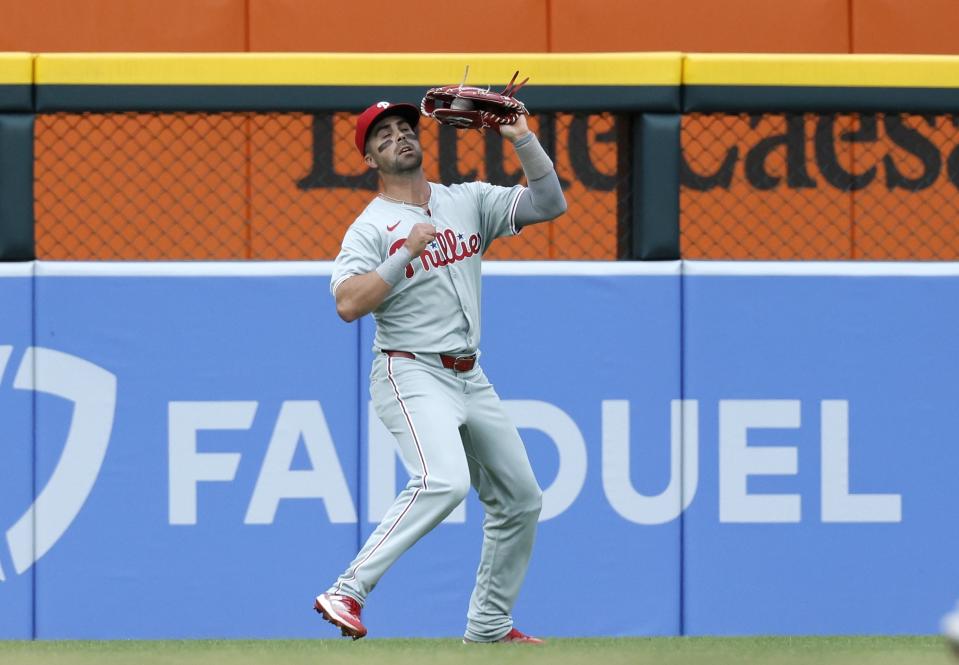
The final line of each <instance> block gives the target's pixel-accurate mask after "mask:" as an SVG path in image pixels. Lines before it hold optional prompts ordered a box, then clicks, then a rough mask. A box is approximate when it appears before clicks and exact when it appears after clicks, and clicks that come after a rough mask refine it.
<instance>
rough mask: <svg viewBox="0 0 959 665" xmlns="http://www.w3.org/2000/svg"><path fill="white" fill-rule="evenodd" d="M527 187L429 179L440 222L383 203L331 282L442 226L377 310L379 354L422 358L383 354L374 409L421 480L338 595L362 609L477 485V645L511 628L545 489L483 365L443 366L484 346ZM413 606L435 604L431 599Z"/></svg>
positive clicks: (473, 611) (434, 215)
mask: <svg viewBox="0 0 959 665" xmlns="http://www.w3.org/2000/svg"><path fill="white" fill-rule="evenodd" d="M522 192H523V187H520V186H517V187H513V188H504V187H494V186H492V185H489V184H487V183H471V184H465V185H453V186H452V187H444V186H442V185H436V184H432V183H431V193H430V203H429V209H430V213H431V214H427V212H426V211H424V210H422V209H420V208H418V207H415V206H409V205H404V204H397V203H391V202H389V201H386V200H384V199H382V198H377V199H375V200H374V201H373V202H372V203H370V205H369V206H368V207H367V208H366V210H365V211H364V212H363V213H362V214H361V215H360V217H359V218H358V219H357V220H356V222H354V223H353V225H352V226H351V227H350V228H349V230H348V231H347V233H346V237H345V239H344V240H343V247H342V251H341V252H340V254H339V256H337V258H336V264H335V267H334V270H333V278H332V282H331V289H332V290H333V292H334V294H335V292H336V289H337V287H338V286H339V285H340V284H341V283H342V282H343V280H345V279H348V278H349V277H350V276H352V275H359V274H365V273H368V272H370V271H372V270H374V269H375V268H376V267H377V266H379V265H380V263H382V262H383V261H384V260H386V258H387V257H388V256H390V255H391V254H392V253H393V252H395V251H397V250H398V249H399V248H400V247H402V246H403V243H404V242H405V241H406V237H407V234H408V233H409V230H410V228H411V227H412V226H413V225H414V224H416V223H420V222H432V223H433V224H435V225H436V227H437V236H436V241H435V242H434V243H432V244H431V245H429V246H427V248H426V251H425V252H424V253H423V255H422V256H421V257H419V258H416V259H414V260H413V261H412V262H411V263H410V265H409V266H407V270H406V274H405V276H404V278H402V279H401V280H400V282H399V283H398V284H396V285H395V286H394V287H393V288H392V290H391V292H390V294H389V295H388V296H387V297H386V299H385V300H384V301H383V302H382V303H381V305H380V306H379V307H378V308H377V309H376V310H374V311H373V316H374V318H375V319H376V339H375V342H374V350H380V351H382V350H392V351H405V352H410V353H413V354H415V358H409V357H398V356H390V355H388V354H385V353H377V354H376V355H375V357H374V360H373V368H372V371H371V373H370V396H371V398H372V403H373V408H374V410H375V411H376V414H377V415H378V416H379V417H380V420H382V421H383V423H384V424H385V425H386V427H387V429H388V430H389V431H390V432H391V433H392V434H393V436H395V437H396V440H397V442H398V444H399V448H400V452H401V453H402V456H403V461H404V463H405V465H406V469H407V471H409V474H410V482H409V484H408V485H407V486H406V488H405V489H404V490H403V491H402V492H400V494H399V495H398V496H397V497H396V500H395V501H394V502H393V505H392V506H391V507H390V509H389V510H388V511H387V513H386V516H385V517H384V518H383V521H382V522H381V523H380V524H379V526H378V527H377V528H376V530H375V531H373V533H372V534H371V535H370V537H369V538H368V539H367V541H366V543H365V544H364V545H363V547H362V548H361V549H360V551H359V553H358V554H357V555H356V557H355V558H354V559H353V561H352V562H351V563H350V565H349V566H348V567H347V569H346V570H345V571H344V572H343V574H342V575H340V576H339V578H338V579H337V580H336V582H335V583H334V585H333V586H332V587H331V588H330V589H329V593H336V594H347V595H349V596H352V597H353V598H355V599H356V600H358V601H359V602H360V604H361V605H362V604H363V603H364V602H365V600H366V597H367V595H368V594H369V593H370V591H372V590H373V587H375V586H376V584H377V582H378V581H379V579H380V577H381V576H382V575H383V574H384V573H385V572H386V570H387V569H388V568H389V567H390V566H391V565H392V564H393V562H395V561H396V559H397V558H399V557H400V556H401V555H402V554H403V553H404V552H405V551H406V550H407V549H409V548H410V547H412V545H413V544H414V543H416V541H417V540H419V539H420V538H421V537H422V536H423V535H425V534H426V533H428V532H429V531H430V530H431V529H432V528H433V527H435V526H436V525H437V524H439V523H440V522H441V521H443V519H444V518H445V517H446V516H447V515H448V514H449V513H450V512H451V511H452V510H453V509H454V508H455V507H456V506H457V505H459V503H460V502H461V501H462V500H463V497H464V496H465V495H466V493H467V491H468V490H469V487H470V486H471V485H472V486H473V488H475V489H476V491H477V493H478V495H479V498H480V501H481V502H482V503H483V506H484V509H485V511H486V519H485V520H484V521H483V533H484V535H483V550H482V553H481V555H480V564H479V568H478V570H477V572H476V585H475V587H474V589H473V594H472V596H471V598H470V606H469V610H468V612H467V626H466V634H465V636H466V637H467V638H468V639H470V640H473V641H478V642H489V641H494V640H497V639H499V638H501V637H503V636H504V635H505V634H506V633H508V632H509V631H510V629H511V627H512V624H513V618H512V616H511V614H510V612H511V611H512V607H513V604H514V602H515V601H516V597H517V595H518V594H519V590H520V586H521V584H522V582H523V578H524V577H525V575H526V569H527V565H528V563H529V559H530V554H531V552H532V548H533V541H534V538H535V533H536V522H537V519H538V517H539V512H540V508H541V506H542V492H541V491H540V488H539V486H538V484H537V483H536V478H535V476H534V475H533V470H532V468H531V467H530V463H529V459H528V457H527V455H526V449H525V447H524V445H523V441H522V439H520V436H519V433H518V432H517V431H516V427H515V426H514V425H513V424H512V423H511V422H510V420H509V418H508V416H507V415H506V412H505V410H504V409H503V406H502V403H501V402H500V399H499V396H498V395H497V394H496V391H495V390H494V389H493V386H492V385H491V384H490V382H489V380H488V379H487V378H486V375H485V373H484V372H483V369H482V368H481V367H480V365H479V363H476V364H475V365H474V366H473V368H472V369H470V370H468V371H457V370H454V369H448V368H446V367H444V366H443V364H442V362H441V361H440V356H439V355H438V354H441V353H450V354H468V353H472V352H473V351H475V350H476V349H477V347H478V345H479V340H480V284H481V279H480V259H481V256H482V255H483V253H484V252H485V251H486V249H487V248H488V247H489V245H490V243H491V242H492V241H493V240H494V239H496V238H498V237H501V236H506V235H511V234H515V233H516V226H515V224H514V216H515V212H516V206H517V203H518V201H519V199H520V194H522ZM428 589H429V584H428V581H427V583H426V584H425V585H424V591H427V592H428ZM410 602H411V603H412V604H413V605H416V606H417V607H427V608H428V607H429V602H428V600H426V599H424V598H413V599H410ZM411 616H416V615H415V613H413V614H412V615H411Z"/></svg>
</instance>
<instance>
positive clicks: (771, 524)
mask: <svg viewBox="0 0 959 665" xmlns="http://www.w3.org/2000/svg"><path fill="white" fill-rule="evenodd" d="M0 268H2V272H0V298H2V301H3V303H4V311H5V312H8V313H9V315H8V316H4V317H2V318H0V334H2V338H0V409H2V414H3V419H2V425H0V427H2V430H0V431H2V432H3V439H2V440H3V441H5V442H7V445H5V446H3V448H2V455H3V463H4V465H5V468H6V469H8V471H7V473H6V476H5V477H6V478H7V481H6V482H4V483H2V484H0V519H2V520H3V521H2V523H0V526H2V529H3V532H4V534H5V543H4V545H3V546H2V547H0V570H2V573H3V581H2V582H0V619H2V620H0V636H2V637H5V638H21V639H29V638H31V637H35V638H39V639H57V638H174V637H185V638H192V637H326V636H332V634H333V633H332V632H331V631H330V629H329V626H326V625H325V624H323V623H322V622H321V621H320V620H319V619H318V617H316V615H315V614H314V613H313V612H312V610H311V603H312V597H313V595H315V594H316V593H318V592H320V591H322V590H323V589H324V588H325V586H326V584H327V583H329V582H330V581H331V580H332V579H333V578H334V577H335V576H336V575H337V574H338V573H339V572H340V570H341V568H343V567H345V565H346V564H347V563H348V561H349V559H350V558H351V557H352V555H353V553H354V552H355V551H356V550H357V548H358V547H359V545H360V543H361V542H362V540H363V539H364V538H365V537H366V536H367V535H368V534H369V533H370V531H371V529H372V528H374V526H375V523H376V522H377V520H378V519H379V516H380V515H382V513H383V511H384V510H385V507H386V505H387V504H388V503H389V501H390V499H391V497H392V495H393V493H394V492H395V491H397V490H398V489H399V488H400V487H402V484H403V483H404V482H405V478H406V476H405V475H404V472H403V470H402V464H401V463H400V462H399V460H398V457H396V455H395V453H394V452H393V450H392V445H393V444H392V441H391V440H390V437H389V435H388V434H385V433H384V431H383V429H382V427H381V426H380V424H379V422H378V421H377V419H376V418H375V417H370V415H369V411H368V408H367V403H368V392H367V374H368V371H369V363H370V355H371V354H370V344H371V336H372V322H371V321H370V319H369V318H365V319H363V320H361V321H360V322H358V323H354V324H344V323H342V322H341V321H340V320H339V319H338V318H337V317H336V314H335V311H334V307H333V300H332V298H331V297H330V296H329V292H328V282H329V277H328V275H329V270H330V265H329V264H327V263H320V262H317V263H295V264H294V263H245V264H239V263H218V264H208V263H181V264H166V263H149V264H146V263H127V264H113V263H98V264H89V263H49V262H31V263H19V264H18V263H14V264H6V265H3V266H0ZM484 269H485V276H484V308H485V321H484V323H485V326H484V329H485V335H484V339H483V344H482V348H483V352H484V355H483V360H482V364H483V366H484V368H485V370H486V372H487V374H488V375H489V376H490V377H491V379H492V380H493V382H494V383H495V385H496V386H497V389H498V392H499V393H500V395H501V397H502V398H503V399H504V400H505V403H506V405H507V409H508V410H509V411H510V413H511V415H512V417H513V418H514V420H515V422H516V424H517V425H518V427H519V428H520V429H521V433H522V435H523V437H524V440H525V441H526V444H527V448H528V451H529V455H530V458H531V460H532V463H533V466H534V470H535V472H536V475H537V478H538V479H539V482H540V484H541V485H542V487H543V488H544V490H545V496H544V513H543V516H542V523H541V525H540V530H539V536H538V541H537V545H536V550H535V554H534V559H533V563H532V566H531V569H530V572H529V576H528V579H527V582H526V585H525V587H524V589H523V593H522V594H521V597H520V599H519V602H518V605H517V607H516V609H515V616H516V619H517V622H518V623H519V624H520V625H521V626H522V627H523V629H524V630H529V631H531V632H533V633H536V634H543V635H555V636H560V635H562V636H576V635H677V634H689V635H701V634H852V633H883V634H886V633H888V634H892V633H931V632H934V631H935V630H936V628H937V626H936V622H937V620H938V617H939V616H940V615H941V613H942V612H943V611H944V610H945V609H946V608H947V607H948V606H949V605H950V604H951V603H952V601H953V599H954V596H955V595H956V593H957V592H959V574H957V572H956V567H955V564H954V556H953V553H954V552H955V551H956V548H957V545H959V542H957V541H959V538H957V535H956V533H955V530H952V529H949V528H948V527H947V526H945V525H946V524H947V523H948V517H946V516H948V515H950V514H951V513H952V512H953V511H954V510H955V508H956V507H957V504H959V489H957V486H956V484H955V482H954V478H955V471H956V468H957V466H959V452H957V451H959V449H957V447H956V446H955V443H954V440H955V437H956V432H959V415H957V412H956V410H955V408H953V405H952V402H953V395H954V393H955V390H954V377H955V376H957V375H959V359H957V357H956V354H955V353H953V352H952V351H951V349H952V348H954V339H955V337H956V333H957V329H959V315H957V313H956V311H955V308H953V307H950V306H949V303H953V302H956V299H957V297H959V267H957V266H956V264H951V263H945V264H938V265H932V264H915V263H900V264H877V263H862V264H848V263H846V264H840V263H802V264H793V263H778V264H771V263H750V264H742V263H721V262H716V263H708V262H683V263H681V262H661V263H612V264H610V263H575V262H574V263H563V262H557V263H535V262H525V263H522V264H519V263H509V262H501V263H489V264H486V265H485V266H484ZM31 498H33V499H34V501H35V503H34V505H33V508H30V507H29V506H30V502H31ZM481 520H482V509H481V506H480V505H479V504H478V503H477V501H476V500H475V498H474V497H470V498H469V499H468V500H467V502H466V504H465V506H464V507H463V508H461V509H458V510H457V511H455V512H454V513H453V514H452V515H451V516H450V518H449V519H448V520H447V522H446V523H444V524H443V525H441V526H440V527H438V528H437V529H436V530H435V531H434V532H433V533H431V534H430V535H429V536H428V537H426V538H425V539H424V541H423V542H421V543H420V544H418V545H417V546H416V547H415V548H414V549H413V550H412V551H410V552H409V553H408V554H407V555H406V556H405V557H404V558H403V559H401V560H400V562H399V563H398V564H397V565H396V566H395V567H394V569H392V570H391V571H390V572H389V574H388V575H387V576H386V577H385V578H384V579H383V581H382V583H381V584H380V585H379V586H378V587H377V589H376V590H375V591H374V592H373V594H372V595H371V597H370V599H369V605H368V607H367V608H366V611H365V613H364V617H365V618H366V620H367V624H368V626H369V627H370V630H371V635H373V636H376V637H388V636H455V635H458V634H460V633H461V631H462V629H463V621H464V615H465V610H466V606H467V602H468V597H469V592H470V590H471V586H472V578H473V575H474V572H475V568H476V565H477V563H478V557H479V547H480V542H481ZM574 595H582V596H583V597H586V598H588V600H589V604H590V606H592V607H596V608H601V611H598V612H595V613H587V614H583V613H574V612H572V611H571V610H570V607H569V606H570V598H571V597H572V596H574ZM411 603H415V604H416V605H417V606H422V605H427V606H428V607H429V608H430V612H429V616H430V620H429V621H423V620H422V619H421V618H420V617H419V616H414V614H413V613H411V612H410V611H409V609H410V606H411Z"/></svg>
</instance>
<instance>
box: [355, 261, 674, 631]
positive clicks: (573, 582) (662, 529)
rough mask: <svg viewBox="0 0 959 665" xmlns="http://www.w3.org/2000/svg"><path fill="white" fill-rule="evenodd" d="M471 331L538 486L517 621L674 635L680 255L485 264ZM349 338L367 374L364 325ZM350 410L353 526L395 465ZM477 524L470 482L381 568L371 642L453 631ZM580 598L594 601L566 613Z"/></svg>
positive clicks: (376, 428) (370, 423)
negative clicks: (357, 508)
mask: <svg viewBox="0 0 959 665" xmlns="http://www.w3.org/2000/svg"><path fill="white" fill-rule="evenodd" d="M482 331H483V332H482V334H483V338H482V343H481V345H480V346H481V349H482V358H481V364H482V366H483V368H484V371H485V373H486V374H487V376H488V377H489V378H490V381H491V382H492V383H493V385H494V386H495V387H496V390H497V393H498V394H499V395H500V397H501V398H502V399H503V401H504V404H505V406H506V408H507V411H508V412H509V413H510V416H511V418H512V420H513V422H514V423H515V424H516V426H517V427H518V429H519V431H520V435H521V436H522V438H523V440H524V442H525V444H526V448H527V452H528V455H529V457H530V461H531V463H532V465H533V470H534V472H535V474H536V477H537V480H538V482H539V484H540V487H541V488H543V490H544V497H543V512H542V514H541V517H540V525H539V529H538V533H537V540H536V545H535V548H534V553H533V559H532V562H531V564H530V568H529V572H528V575H527V578H526V582H525V585H524V586H523V589H522V592H521V594H520V597H519V600H518V602H517V605H516V607H515V608H514V612H513V615H514V618H515V621H516V625H517V627H519V628H520V629H521V630H523V631H528V632H530V633H532V634H538V635H562V636H589V635H675V634H677V633H678V631H679V615H680V608H679V588H680V586H679V564H680V555H679V537H680V533H679V521H678V519H677V518H678V516H679V514H680V511H681V507H680V478H679V472H678V469H679V460H678V454H679V447H680V436H679V429H678V426H676V427H672V425H671V402H672V401H673V400H676V399H677V398H678V396H679V394H680V387H679V353H680V345H679V339H680V336H679V263H678V262H675V263H662V264H632V265H624V264H620V265H619V266H610V265H609V264H606V265H605V266H603V265H597V264H594V265H593V266H589V265H585V266H584V265H582V264H578V265H574V266H566V267H565V268H564V267H563V264H562V263H551V264H532V263H524V264H522V265H515V264H512V265H511V264H498V263H488V264H486V265H484V279H483V328H482ZM363 333H364V334H363V342H362V346H363V352H364V357H363V362H362V363H361V368H362V373H363V376H364V380H365V377H366V375H367V374H368V372H369V367H370V362H371V360H372V358H371V354H370V348H371V346H372V340H373V324H372V322H366V323H365V325H364V327H363ZM363 406H364V415H363V418H362V422H364V423H367V427H368V431H369V432H370V436H369V448H368V450H369V451H371V452H370V453H369V454H367V455H365V456H364V465H363V466H364V472H363V474H362V476H361V477H362V478H363V480H364V482H366V484H367V487H368V490H367V491H363V492H361V494H363V495H364V496H371V498H372V500H371V501H370V503H369V504H368V507H369V510H368V511H366V512H365V514H364V516H363V521H362V522H361V525H362V528H363V535H364V537H366V536H368V535H369V534H370V533H371V532H372V531H373V529H375V528H376V525H377V523H378V521H379V518H380V517H381V516H382V515H383V513H384V512H385V510H386V508H387V507H388V505H389V503H390V501H391V500H392V498H393V496H395V493H396V491H398V490H399V489H401V488H402V487H403V486H404V485H405V483H406V482H407V478H408V476H407V475H406V474H405V473H404V472H403V469H402V463H401V462H399V461H398V458H395V457H394V456H393V453H392V437H391V436H390V435H389V433H388V432H386V431H385V428H383V427H382V425H381V424H380V423H379V419H378V418H377V417H376V416H375V415H373V416H372V417H370V415H369V409H368V405H367V404H364V405H363ZM671 427H672V431H674V432H675V440H674V443H675V452H676V453H677V456H676V458H672V457H671ZM454 445H456V442H454ZM394 459H396V460H397V461H395V462H394ZM371 478H372V479H375V480H373V481H372V482H371ZM384 479H387V480H386V482H388V483H389V484H390V485H391V486H390V491H389V492H386V491H385V487H384V485H385V484H386V482H384ZM394 479H395V480H394ZM482 521H483V507H482V505H481V504H480V502H479V501H478V499H477V498H476V495H475V493H473V492H471V493H470V496H469V497H468V499H467V501H466V502H465V505H463V506H461V507H460V509H458V510H456V511H454V513H453V514H451V515H450V517H448V518H447V520H446V521H445V523H443V524H441V525H440V526H439V527H437V528H436V529H434V531H433V532H431V533H430V534H429V535H427V536H426V537H425V538H423V540H422V541H421V542H420V543H418V544H417V545H416V546H415V547H414V548H413V549H411V550H410V551H409V552H407V553H406V554H405V555H404V556H403V557H402V558H401V559H400V560H399V561H398V562H397V563H396V564H395V565H394V567H393V568H392V569H391V570H390V571H389V572H388V573H387V574H386V575H385V576H384V578H383V579H382V581H381V582H380V584H379V585H378V586H377V588H376V589H375V590H374V591H373V593H372V594H371V595H370V597H369V599H368V603H367V606H366V608H365V609H364V615H363V616H364V622H365V623H366V625H367V627H368V628H369V629H370V630H371V631H375V634H376V635H378V636H383V637H399V636H450V635H452V636H456V635H462V633H463V631H464V629H465V624H466V610H467V607H468V603H469V598H470V593H471V591H472V588H473V583H474V578H475V575H476V569H477V565H478V563H479V556H480V549H481V545H482ZM344 565H345V564H344ZM336 572H339V571H336ZM579 593H584V594H586V595H587V596H588V597H589V601H588V602H589V604H590V605H591V606H595V607H598V608H602V611H600V612H595V613H592V612H588V613H587V612H574V611H571V609H572V608H569V602H570V601H569V599H570V597H571V595H575V594H579ZM411 603H414V604H420V603H425V604H426V605H427V606H428V607H429V614H428V620H424V619H423V615H422V614H420V613H413V612H410V606H411Z"/></svg>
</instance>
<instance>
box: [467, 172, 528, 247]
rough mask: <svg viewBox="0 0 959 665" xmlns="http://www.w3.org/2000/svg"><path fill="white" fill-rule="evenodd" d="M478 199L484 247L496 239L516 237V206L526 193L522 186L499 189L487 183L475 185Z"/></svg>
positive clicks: (517, 230) (517, 231)
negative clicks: (521, 196)
mask: <svg viewBox="0 0 959 665" xmlns="http://www.w3.org/2000/svg"><path fill="white" fill-rule="evenodd" d="M476 187H477V188H478V190H479V191H478V192H477V194H478V197H479V210H480V231H481V233H482V234H483V238H484V239H485V244H486V246H489V243H490V242H492V241H493V240H495V239H496V238H502V237H503V236H510V235H516V234H517V233H519V231H520V230H519V229H518V228H517V227H516V206H517V205H518V204H519V197H520V195H521V194H522V193H523V192H524V191H526V188H525V187H523V186H522V185H516V186H514V187H499V186H497V185H491V184H489V183H488V182H480V183H476Z"/></svg>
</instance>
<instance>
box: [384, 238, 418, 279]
mask: <svg viewBox="0 0 959 665" xmlns="http://www.w3.org/2000/svg"><path fill="white" fill-rule="evenodd" d="M412 260H413V255H412V254H410V250H408V249H406V245H403V246H402V247H400V248H399V249H398V250H396V253H395V254H393V256H391V257H389V258H388V259H386V260H385V261H383V263H381V264H380V265H379V266H377V268H376V274H377V275H379V276H380V277H382V278H383V281H384V282H386V283H387V284H389V285H390V286H396V284H397V283H398V282H399V281H400V280H401V279H403V275H405V274H406V266H407V264H408V263H409V262H410V261H412Z"/></svg>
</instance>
